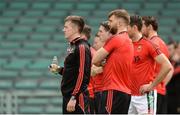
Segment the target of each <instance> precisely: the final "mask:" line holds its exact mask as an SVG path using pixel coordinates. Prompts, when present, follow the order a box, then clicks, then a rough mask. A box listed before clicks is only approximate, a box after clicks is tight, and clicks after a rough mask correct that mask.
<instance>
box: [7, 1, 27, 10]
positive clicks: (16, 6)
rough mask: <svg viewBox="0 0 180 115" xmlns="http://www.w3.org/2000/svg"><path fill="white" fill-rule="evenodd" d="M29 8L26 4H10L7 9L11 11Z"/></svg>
mask: <svg viewBox="0 0 180 115" xmlns="http://www.w3.org/2000/svg"><path fill="white" fill-rule="evenodd" d="M28 6H29V3H28V2H12V3H11V2H10V5H9V8H11V9H27V8H28Z"/></svg>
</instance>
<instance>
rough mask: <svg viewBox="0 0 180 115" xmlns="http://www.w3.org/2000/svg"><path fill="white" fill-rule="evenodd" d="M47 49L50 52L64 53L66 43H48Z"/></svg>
mask: <svg viewBox="0 0 180 115" xmlns="http://www.w3.org/2000/svg"><path fill="white" fill-rule="evenodd" d="M47 48H48V49H51V50H53V49H54V50H57V49H59V50H62V51H66V48H67V43H57V42H49V43H48V44H47Z"/></svg>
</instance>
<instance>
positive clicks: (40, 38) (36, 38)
mask: <svg viewBox="0 0 180 115" xmlns="http://www.w3.org/2000/svg"><path fill="white" fill-rule="evenodd" d="M38 31H40V30H38ZM41 32H42V31H41ZM30 40H33V41H34V42H35V41H47V40H51V36H50V34H47V33H46V34H45V33H34V34H31V35H30Z"/></svg>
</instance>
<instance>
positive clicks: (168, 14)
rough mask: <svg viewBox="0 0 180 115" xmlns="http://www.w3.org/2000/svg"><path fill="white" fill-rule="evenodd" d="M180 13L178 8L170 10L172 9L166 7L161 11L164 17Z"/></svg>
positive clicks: (175, 15)
mask: <svg viewBox="0 0 180 115" xmlns="http://www.w3.org/2000/svg"><path fill="white" fill-rule="evenodd" d="M178 13H179V11H178V10H170V9H164V10H162V11H161V14H162V16H164V17H174V18H177V17H180V15H177V14H178Z"/></svg>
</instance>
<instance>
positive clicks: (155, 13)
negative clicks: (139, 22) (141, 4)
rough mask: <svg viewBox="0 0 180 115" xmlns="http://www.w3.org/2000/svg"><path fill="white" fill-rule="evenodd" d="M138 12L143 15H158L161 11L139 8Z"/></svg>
mask: <svg viewBox="0 0 180 115" xmlns="http://www.w3.org/2000/svg"><path fill="white" fill-rule="evenodd" d="M138 14H139V15H141V16H156V15H159V12H158V10H153V9H151V10H149V9H148V10H139V11H138Z"/></svg>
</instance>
